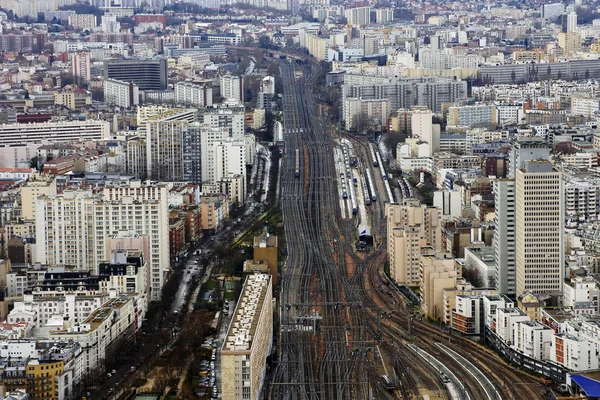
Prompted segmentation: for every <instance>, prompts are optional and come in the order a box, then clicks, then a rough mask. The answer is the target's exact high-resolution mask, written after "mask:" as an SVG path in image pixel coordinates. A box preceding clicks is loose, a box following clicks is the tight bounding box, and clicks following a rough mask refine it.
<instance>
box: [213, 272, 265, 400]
mask: <svg viewBox="0 0 600 400" xmlns="http://www.w3.org/2000/svg"><path fill="white" fill-rule="evenodd" d="M272 298H273V297H272V281H271V275H267V274H253V275H249V276H248V277H247V278H246V282H245V283H244V287H243V288H242V293H241V295H240V299H242V300H241V301H240V302H238V305H237V307H236V309H235V312H234V314H233V318H232V320H231V323H230V325H229V329H228V331H227V336H226V338H225V340H224V342H223V347H222V348H221V374H222V378H221V396H222V398H223V399H224V400H237V399H257V398H259V397H260V393H261V390H262V387H263V384H264V380H265V375H266V359H267V356H268V355H269V353H270V351H271V346H272V344H273V306H272V304H271V303H272Z"/></svg>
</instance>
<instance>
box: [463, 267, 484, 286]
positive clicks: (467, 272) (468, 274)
mask: <svg viewBox="0 0 600 400" xmlns="http://www.w3.org/2000/svg"><path fill="white" fill-rule="evenodd" d="M462 276H463V278H465V279H466V280H467V281H469V282H470V283H471V285H473V286H475V287H484V286H485V282H484V280H483V276H481V271H479V269H478V268H475V267H470V266H466V265H465V267H464V268H463V271H462Z"/></svg>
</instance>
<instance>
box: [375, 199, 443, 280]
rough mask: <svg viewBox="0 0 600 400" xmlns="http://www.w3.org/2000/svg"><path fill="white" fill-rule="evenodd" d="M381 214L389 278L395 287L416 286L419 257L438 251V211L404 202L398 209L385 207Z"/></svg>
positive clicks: (439, 223) (440, 241) (413, 202)
mask: <svg viewBox="0 0 600 400" xmlns="http://www.w3.org/2000/svg"><path fill="white" fill-rule="evenodd" d="M385 212H386V218H387V237H388V259H389V263H390V276H391V278H392V279H393V280H394V281H396V282H398V283H402V284H407V285H410V286H415V285H418V284H419V283H420V282H421V275H420V262H421V257H420V256H421V255H422V254H424V253H431V252H432V251H433V252H435V251H441V250H442V245H443V244H442V238H441V237H442V236H441V235H442V233H441V214H440V210H439V209H437V208H433V207H426V206H424V205H421V204H419V203H418V202H417V201H405V202H404V203H403V204H401V205H400V204H386V209H385ZM424 248H430V249H431V250H423V249H424Z"/></svg>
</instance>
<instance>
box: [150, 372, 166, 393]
mask: <svg viewBox="0 0 600 400" xmlns="http://www.w3.org/2000/svg"><path fill="white" fill-rule="evenodd" d="M168 384H169V377H168V376H167V375H166V374H156V375H155V376H154V382H153V384H152V391H153V392H156V393H160V395H161V396H162V395H163V394H164V393H165V390H166V389H167V385H168Z"/></svg>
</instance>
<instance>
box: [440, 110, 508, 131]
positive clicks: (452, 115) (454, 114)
mask: <svg viewBox="0 0 600 400" xmlns="http://www.w3.org/2000/svg"><path fill="white" fill-rule="evenodd" d="M497 120H498V117H497V115H496V106H494V105H485V104H482V105H474V106H453V107H450V108H448V125H451V126H460V127H469V128H470V127H477V126H486V127H495V126H496V121H497Z"/></svg>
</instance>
